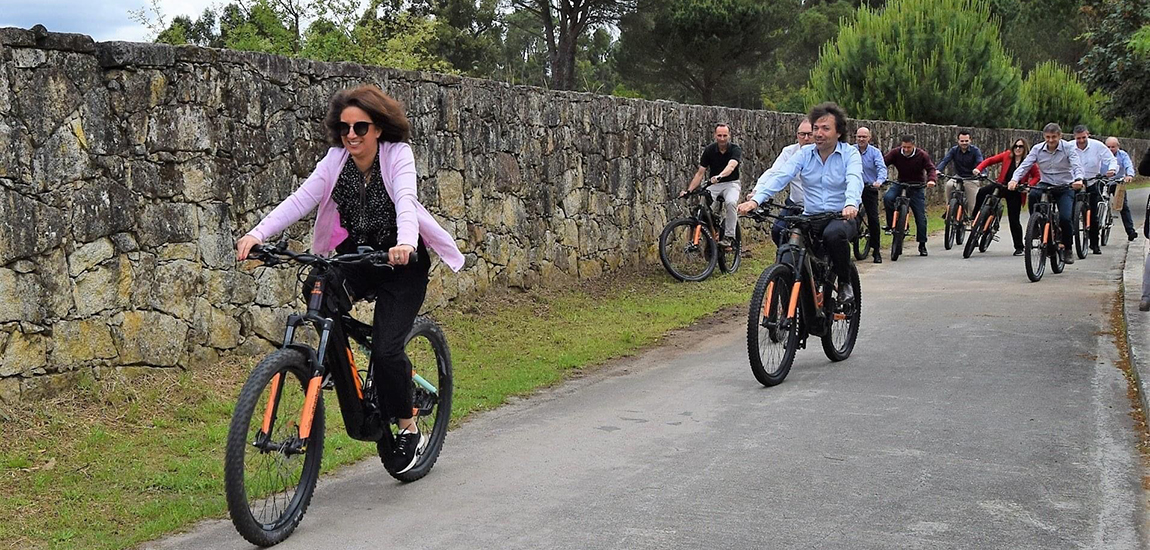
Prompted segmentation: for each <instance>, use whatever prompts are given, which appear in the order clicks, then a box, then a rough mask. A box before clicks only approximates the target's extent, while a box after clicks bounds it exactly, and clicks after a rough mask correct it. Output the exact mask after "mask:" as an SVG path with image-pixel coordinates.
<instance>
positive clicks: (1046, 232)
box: [1042, 222, 1050, 244]
mask: <svg viewBox="0 0 1150 550" xmlns="http://www.w3.org/2000/svg"><path fill="white" fill-rule="evenodd" d="M1049 242H1050V222H1046V224H1045V225H1043V226H1042V244H1048V243H1049Z"/></svg>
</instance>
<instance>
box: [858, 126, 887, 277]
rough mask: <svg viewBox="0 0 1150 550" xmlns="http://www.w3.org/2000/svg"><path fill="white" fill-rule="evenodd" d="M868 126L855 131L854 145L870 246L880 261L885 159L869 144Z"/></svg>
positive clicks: (875, 261)
mask: <svg viewBox="0 0 1150 550" xmlns="http://www.w3.org/2000/svg"><path fill="white" fill-rule="evenodd" d="M870 140H871V135H870V128H867V127H866V126H860V127H859V129H858V130H856V131H855V147H857V148H858V150H859V158H860V159H861V160H862V170H863V192H862V204H863V214H864V215H866V223H867V227H869V228H870V247H871V250H872V251H874V263H876V264H881V263H882V253H881V252H879V247H881V246H882V239H880V238H879V237H881V236H882V229H881V228H882V226H881V225H879V222H878V189H879V187H882V184H883V182H885V181H886V161H885V160H883V155H882V151H879V150H878V149H877V148H875V147H871V146H870Z"/></svg>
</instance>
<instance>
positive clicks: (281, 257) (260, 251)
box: [248, 241, 395, 269]
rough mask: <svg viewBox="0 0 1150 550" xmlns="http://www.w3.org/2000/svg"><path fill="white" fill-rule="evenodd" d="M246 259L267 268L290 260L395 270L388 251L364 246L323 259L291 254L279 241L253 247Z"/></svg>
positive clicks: (314, 264) (319, 264)
mask: <svg viewBox="0 0 1150 550" xmlns="http://www.w3.org/2000/svg"><path fill="white" fill-rule="evenodd" d="M248 258H249V259H252V260H258V261H260V262H263V263H264V265H267V266H274V265H277V264H280V263H283V262H285V261H287V260H292V261H296V262H299V263H301V264H306V265H311V266H325V267H330V266H332V265H350V264H361V263H367V264H371V265H373V266H375V267H387V268H391V269H395V266H394V265H392V264H390V263H388V251H386V250H374V249H372V248H369V247H366V246H361V247H359V250H358V251H357V252H355V253H350V254H337V255H335V256H332V257H330V258H325V257H323V256H317V255H315V254H309V253H307V252H303V253H300V252H292V251H291V250H288V248H287V241H280V242H279V243H277V244H276V245H275V246H266V245H259V244H257V245H255V246H253V247H252V249H251V252H249V253H248Z"/></svg>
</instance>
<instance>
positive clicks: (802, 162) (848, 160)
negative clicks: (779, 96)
mask: <svg viewBox="0 0 1150 550" xmlns="http://www.w3.org/2000/svg"><path fill="white" fill-rule="evenodd" d="M807 119H808V120H810V121H811V125H812V126H813V130H814V133H815V135H814V138H815V142H814V144H811V145H806V146H803V147H802V148H801V149H799V152H798V153H796V154H795V155H794V156H792V157H791V158H790V159H788V160H787V162H786V163H784V164H783V165H782V166H781V167H779V168H778V169H777V170H770V171H769V172H768V173H767V174H766V175H765V176H764V177H762V178H759V183H758V184H757V185H755V192H754V198H752V199H751V200H748V201H747V202H744V203H742V204H740V205H739V212H740V213H743V214H745V213H747V212H750V211H751V210H754V209H755V208H758V206H759V205H760V204H762V203H764V202H766V201H768V200H770V198H771V197H772V196H773V195H774V194H775V193H778V192H779V191H782V190H783V188H785V187H786V186H787V184H789V183H790V182H791V179H793V178H795V177H799V178H800V179H801V180H802V187H803V196H804V199H805V201H804V210H803V213H804V214H822V213H825V212H841V213H842V215H843V218H846V219H842V220H827V221H825V222H823V223H822V227H818V226H817V225H816V226H812V229H813V230H814V231H817V232H821V233H822V236H823V245H824V246H825V247H826V250H827V253H828V255H829V256H830V260H831V268H832V269H834V271H835V275H836V276H837V277H838V281H839V288H838V300H839V302H840V303H847V302H850V301H853V300H854V289H853V288H851V284H850V265H851V264H850V262H851V254H850V241H851V239H853V238H854V236H855V235H856V234H857V228H856V226H855V223H854V218H855V216H857V215H858V205H859V202H861V201H862V190H863V171H862V159H861V157H860V156H859V151H858V149H856V148H854V147H853V146H851V145H849V144H847V142H846V132H847V127H846V126H847V122H846V121H847V115H846V113H844V112H843V110H842V108H841V107H839V106H838V105H836V104H834V103H829V102H828V103H823V104H821V105H818V106H816V107H815V108H814V109H811V112H810V114H809V115H807Z"/></svg>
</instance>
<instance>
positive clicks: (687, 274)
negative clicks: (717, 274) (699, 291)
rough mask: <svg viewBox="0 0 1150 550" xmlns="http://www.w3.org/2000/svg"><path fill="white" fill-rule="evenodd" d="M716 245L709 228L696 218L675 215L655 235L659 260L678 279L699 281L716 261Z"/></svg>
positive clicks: (708, 273)
mask: <svg viewBox="0 0 1150 550" xmlns="http://www.w3.org/2000/svg"><path fill="white" fill-rule="evenodd" d="M718 256H719V254H718V246H717V245H716V244H715V239H714V238H713V237H712V236H711V232H710V231H709V230H708V229H707V228H706V226H704V225H703V224H702V223H701V222H699V221H698V220H695V219H692V218H679V219H677V220H674V221H672V222H671V223H669V224H667V227H665V228H663V233H662V234H661V235H659V260H660V261H661V262H663V267H664V268H666V269H667V273H670V274H671V276H672V277H674V278H676V279H678V280H680V281H702V280H703V279H706V278H707V277H708V276H710V275H711V272H712V271H714V270H715V265H716V264H717V263H718V260H719V258H718Z"/></svg>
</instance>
